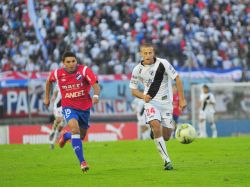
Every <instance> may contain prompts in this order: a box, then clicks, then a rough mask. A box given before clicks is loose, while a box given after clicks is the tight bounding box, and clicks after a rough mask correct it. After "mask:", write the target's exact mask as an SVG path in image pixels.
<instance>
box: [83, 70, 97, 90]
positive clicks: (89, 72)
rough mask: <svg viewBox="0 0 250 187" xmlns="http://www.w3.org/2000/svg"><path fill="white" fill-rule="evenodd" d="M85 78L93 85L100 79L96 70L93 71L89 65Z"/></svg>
mask: <svg viewBox="0 0 250 187" xmlns="http://www.w3.org/2000/svg"><path fill="white" fill-rule="evenodd" d="M85 78H86V80H87V81H88V82H89V84H90V85H91V86H92V85H94V84H95V83H97V82H98V79H97V77H96V75H95V74H94V72H93V71H92V70H91V69H90V68H88V67H87V69H86V74H85Z"/></svg>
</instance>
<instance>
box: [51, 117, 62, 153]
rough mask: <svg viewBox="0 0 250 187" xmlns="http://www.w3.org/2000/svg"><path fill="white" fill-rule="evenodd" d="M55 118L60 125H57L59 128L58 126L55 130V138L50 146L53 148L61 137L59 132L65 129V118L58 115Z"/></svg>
mask: <svg viewBox="0 0 250 187" xmlns="http://www.w3.org/2000/svg"><path fill="white" fill-rule="evenodd" d="M55 120H56V121H57V124H58V125H57V128H56V130H55V132H54V136H53V139H52V140H51V142H50V148H51V149H54V147H55V143H56V141H57V139H58V137H59V134H60V132H61V131H62V129H63V118H62V117H56V119H55Z"/></svg>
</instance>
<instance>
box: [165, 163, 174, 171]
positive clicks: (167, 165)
mask: <svg viewBox="0 0 250 187" xmlns="http://www.w3.org/2000/svg"><path fill="white" fill-rule="evenodd" d="M173 169H174V168H173V166H172V164H171V162H165V164H164V170H173Z"/></svg>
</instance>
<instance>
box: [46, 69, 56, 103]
mask: <svg viewBox="0 0 250 187" xmlns="http://www.w3.org/2000/svg"><path fill="white" fill-rule="evenodd" d="M56 71H57V70H56ZM55 81H56V78H55V74H54V71H52V72H51V73H50V75H49V77H48V79H47V80H46V83H45V98H44V105H45V106H46V107H47V108H48V107H49V104H50V93H51V88H52V83H53V82H55Z"/></svg>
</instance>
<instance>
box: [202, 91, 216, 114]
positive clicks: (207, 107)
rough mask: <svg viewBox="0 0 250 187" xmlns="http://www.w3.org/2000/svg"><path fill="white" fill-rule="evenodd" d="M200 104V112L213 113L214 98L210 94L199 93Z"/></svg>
mask: <svg viewBox="0 0 250 187" xmlns="http://www.w3.org/2000/svg"><path fill="white" fill-rule="evenodd" d="M200 102H201V108H200V111H201V112H205V113H215V108H214V105H215V98H214V95H213V94H212V93H210V92H209V93H201V95H200Z"/></svg>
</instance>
